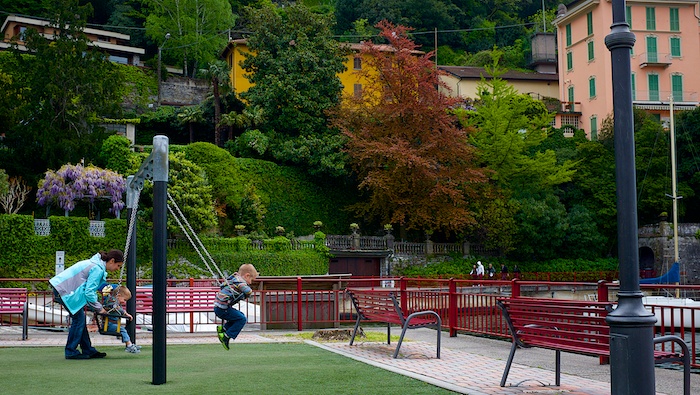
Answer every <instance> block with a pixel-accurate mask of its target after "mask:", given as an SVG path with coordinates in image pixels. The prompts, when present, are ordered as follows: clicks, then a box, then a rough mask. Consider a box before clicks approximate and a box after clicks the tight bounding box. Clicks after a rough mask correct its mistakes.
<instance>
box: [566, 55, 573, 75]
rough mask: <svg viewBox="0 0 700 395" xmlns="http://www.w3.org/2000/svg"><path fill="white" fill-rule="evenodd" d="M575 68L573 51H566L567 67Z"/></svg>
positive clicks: (568, 68) (569, 68)
mask: <svg viewBox="0 0 700 395" xmlns="http://www.w3.org/2000/svg"><path fill="white" fill-rule="evenodd" d="M573 68H574V54H573V53H571V51H569V52H567V53H566V69H567V70H571V69H573Z"/></svg>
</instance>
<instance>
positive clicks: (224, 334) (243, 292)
mask: <svg viewBox="0 0 700 395" xmlns="http://www.w3.org/2000/svg"><path fill="white" fill-rule="evenodd" d="M257 277H258V271H257V270H256V269H255V266H253V265H252V264H250V263H244V264H243V265H241V267H240V268H238V271H237V272H236V273H233V274H232V275H230V276H229V277H228V278H226V284H224V285H222V286H221V290H220V291H219V292H217V293H216V300H215V301H214V314H216V316H217V317H219V318H221V319H222V320H223V325H218V326H217V327H216V332H217V334H218V336H219V341H220V342H221V345H223V346H224V348H225V349H227V350H228V349H229V342H230V341H231V339H235V338H236V337H238V334H239V333H241V330H243V327H244V326H245V324H246V322H247V321H246V317H245V314H243V313H242V312H241V311H240V310H238V309H235V308H233V305H234V304H236V303H238V302H240V301H241V300H243V299H246V298H248V297H249V296H250V295H252V294H253V289H252V288H250V283H252V282H253V281H255V279H256V278H257Z"/></svg>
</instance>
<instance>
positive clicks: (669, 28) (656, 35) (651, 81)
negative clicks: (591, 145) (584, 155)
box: [554, 0, 700, 139]
mask: <svg viewBox="0 0 700 395" xmlns="http://www.w3.org/2000/svg"><path fill="white" fill-rule="evenodd" d="M626 5H627V9H626V17H627V22H628V23H629V24H630V30H631V31H632V33H634V35H635V37H636V42H635V44H634V48H633V49H632V54H631V71H632V100H633V103H634V107H636V108H642V109H645V110H647V111H649V112H650V113H652V114H655V115H656V116H658V117H659V120H660V121H662V122H667V121H668V119H669V116H670V111H669V102H670V101H671V100H673V102H674V110H692V109H694V108H695V107H697V106H698V104H699V103H698V100H699V97H698V90H699V89H700V73H698V72H697V71H698V70H695V68H698V67H700V9H699V8H698V1H690V0H668V1H666V0H646V1H645V0H627V2H626ZM554 24H555V25H556V27H557V48H558V61H559V88H560V92H559V97H560V100H561V102H562V109H561V111H560V113H559V114H558V115H557V119H556V126H557V127H565V126H566V125H571V126H572V127H574V128H580V129H583V130H585V131H586V135H587V136H588V137H589V138H591V139H596V138H597V135H598V131H599V129H600V127H601V124H602V122H603V120H604V119H605V118H607V117H612V111H613V99H612V95H613V91H612V86H613V81H612V66H611V62H612V59H611V56H610V51H609V50H608V48H607V47H606V46H605V37H606V36H607V35H608V34H610V26H611V25H612V2H611V1H610V0H579V1H574V2H572V3H571V4H569V5H568V6H564V5H560V6H559V10H558V12H557V18H556V19H555V20H554Z"/></svg>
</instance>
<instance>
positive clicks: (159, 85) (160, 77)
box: [157, 33, 170, 107]
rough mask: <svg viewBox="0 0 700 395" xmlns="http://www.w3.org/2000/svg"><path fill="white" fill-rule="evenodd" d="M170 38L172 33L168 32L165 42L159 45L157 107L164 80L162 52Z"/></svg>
mask: <svg viewBox="0 0 700 395" xmlns="http://www.w3.org/2000/svg"><path fill="white" fill-rule="evenodd" d="M169 38H170V33H166V35H165V40H163V44H160V47H158V75H157V77H158V103H157V107H160V87H161V80H162V74H161V72H160V67H161V53H162V52H163V46H165V43H166V42H167V41H168V39H169Z"/></svg>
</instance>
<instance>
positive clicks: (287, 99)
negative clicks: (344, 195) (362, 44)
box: [241, 5, 345, 175]
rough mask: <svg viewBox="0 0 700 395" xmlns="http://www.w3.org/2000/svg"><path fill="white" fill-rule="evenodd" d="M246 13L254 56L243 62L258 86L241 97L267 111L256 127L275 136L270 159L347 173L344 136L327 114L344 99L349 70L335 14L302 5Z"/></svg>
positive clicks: (324, 171)
mask: <svg viewBox="0 0 700 395" xmlns="http://www.w3.org/2000/svg"><path fill="white" fill-rule="evenodd" d="M247 16H248V19H249V20H250V29H251V30H252V31H253V33H252V35H251V36H250V38H249V39H248V46H249V47H250V49H251V52H252V55H251V56H249V57H247V58H246V59H245V60H244V61H243V64H242V66H243V69H244V70H245V71H246V72H247V73H248V75H249V77H248V78H249V79H250V81H251V82H252V83H253V84H254V85H253V86H252V87H251V88H250V89H249V90H248V91H247V92H244V93H241V97H242V98H243V99H244V100H246V101H247V102H248V103H249V105H251V106H253V107H257V108H260V109H262V111H263V113H264V114H265V115H266V116H265V119H264V120H263V121H262V122H261V123H260V125H258V127H257V129H259V130H260V131H262V132H263V133H265V134H266V135H268V136H269V138H270V141H271V148H270V150H269V151H268V152H269V153H270V154H271V155H272V156H273V157H272V158H270V159H275V160H277V161H279V162H286V163H292V164H296V165H303V166H305V167H306V168H307V169H308V171H309V172H310V173H312V174H331V175H340V174H344V156H343V155H342V154H341V153H340V150H341V148H342V144H343V141H344V140H343V139H342V138H340V136H338V134H337V132H334V131H331V130H329V129H328V126H327V123H328V116H327V115H326V111H327V110H329V109H330V108H333V107H334V106H335V105H337V104H338V102H339V100H340V92H341V90H342V84H341V83H340V79H339V78H338V73H340V72H341V71H343V70H345V66H344V64H343V62H344V57H343V56H342V52H341V49H340V46H339V44H338V43H337V42H336V41H335V40H333V39H332V37H331V30H330V27H331V25H332V20H331V18H329V17H328V16H325V15H317V14H313V13H311V12H310V11H309V9H308V8H306V7H304V6H303V5H293V6H289V7H284V8H279V9H277V8H274V7H272V6H268V7H265V8H262V9H257V10H256V9H251V8H247Z"/></svg>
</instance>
